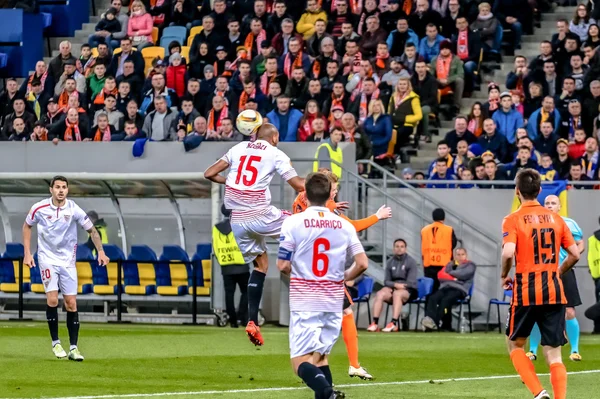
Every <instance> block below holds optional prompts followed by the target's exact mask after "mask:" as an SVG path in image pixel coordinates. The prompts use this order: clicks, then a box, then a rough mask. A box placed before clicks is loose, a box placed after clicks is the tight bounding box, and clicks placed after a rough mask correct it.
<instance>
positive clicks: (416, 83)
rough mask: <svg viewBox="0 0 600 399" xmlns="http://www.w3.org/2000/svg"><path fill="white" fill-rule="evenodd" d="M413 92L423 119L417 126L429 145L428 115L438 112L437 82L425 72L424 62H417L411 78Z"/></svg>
mask: <svg viewBox="0 0 600 399" xmlns="http://www.w3.org/2000/svg"><path fill="white" fill-rule="evenodd" d="M411 83H412V86H413V90H414V91H415V93H417V95H418V96H419V101H420V102H421V112H422V113H423V119H422V120H421V123H420V124H419V126H420V128H421V130H422V134H423V135H424V136H425V141H426V142H427V143H431V132H430V131H429V115H430V114H432V113H433V114H437V112H438V103H439V102H438V82H437V80H436V79H435V78H434V77H433V76H431V74H430V73H429V71H428V70H427V64H426V63H425V61H417V63H416V65H415V73H414V74H413V76H412V78H411Z"/></svg>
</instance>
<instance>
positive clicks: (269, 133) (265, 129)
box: [256, 123, 279, 145]
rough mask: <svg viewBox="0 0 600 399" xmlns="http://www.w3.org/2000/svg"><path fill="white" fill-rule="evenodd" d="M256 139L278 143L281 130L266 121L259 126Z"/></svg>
mask: <svg viewBox="0 0 600 399" xmlns="http://www.w3.org/2000/svg"><path fill="white" fill-rule="evenodd" d="M256 139H257V140H265V141H268V142H269V143H271V144H273V145H276V144H277V143H278V142H279V130H277V128H276V127H275V126H274V125H272V124H270V123H264V124H262V125H261V126H260V127H259V128H258V131H257V132H256Z"/></svg>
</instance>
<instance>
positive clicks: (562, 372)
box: [550, 363, 567, 399]
mask: <svg viewBox="0 0 600 399" xmlns="http://www.w3.org/2000/svg"><path fill="white" fill-rule="evenodd" d="M550 382H551V383H552V390H553V391H554V399H565V398H566V397H567V368H566V367H565V365H564V364H562V363H552V364H551V365H550Z"/></svg>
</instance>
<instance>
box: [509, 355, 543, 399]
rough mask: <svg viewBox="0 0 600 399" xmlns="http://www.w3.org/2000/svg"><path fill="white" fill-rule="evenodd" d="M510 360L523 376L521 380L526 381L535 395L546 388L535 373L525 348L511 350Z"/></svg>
mask: <svg viewBox="0 0 600 399" xmlns="http://www.w3.org/2000/svg"><path fill="white" fill-rule="evenodd" d="M510 360H511V361H512V363H513V366H515V370H517V373H519V375H520V376H521V380H523V383H525V385H526V386H527V388H528V389H529V391H531V393H532V394H533V395H534V396H535V395H537V394H538V393H540V392H541V391H542V390H543V389H544V388H543V387H542V384H541V382H540V380H539V378H538V376H537V374H536V373H535V367H534V366H533V363H532V362H531V360H529V358H528V357H527V355H526V354H525V351H524V350H523V349H514V350H513V351H512V352H510Z"/></svg>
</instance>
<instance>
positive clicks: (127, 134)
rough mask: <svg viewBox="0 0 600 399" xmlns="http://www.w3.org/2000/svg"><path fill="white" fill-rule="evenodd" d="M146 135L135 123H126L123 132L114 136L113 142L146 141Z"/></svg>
mask: <svg viewBox="0 0 600 399" xmlns="http://www.w3.org/2000/svg"><path fill="white" fill-rule="evenodd" d="M145 138H146V133H144V132H143V131H142V129H141V128H138V127H137V126H136V124H135V122H134V121H130V120H128V121H125V127H124V130H123V132H121V133H117V134H114V135H113V136H112V141H135V140H137V139H145Z"/></svg>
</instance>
